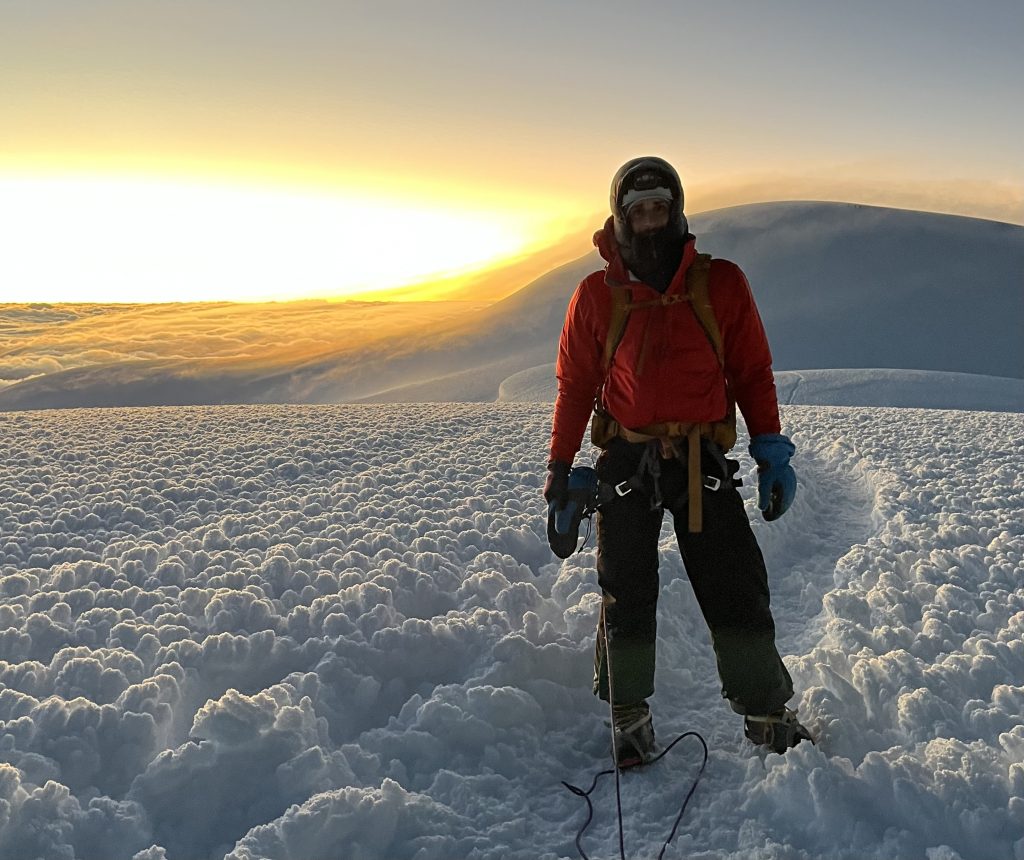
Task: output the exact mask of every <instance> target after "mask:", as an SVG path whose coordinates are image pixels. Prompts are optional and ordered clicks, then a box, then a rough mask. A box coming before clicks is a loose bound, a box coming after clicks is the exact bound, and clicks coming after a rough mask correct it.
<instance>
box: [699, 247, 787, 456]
mask: <svg viewBox="0 0 1024 860" xmlns="http://www.w3.org/2000/svg"><path fill="white" fill-rule="evenodd" d="M716 269H717V271H716ZM711 282H712V284H714V285H715V287H714V289H713V290H712V292H711V304H712V305H713V306H714V309H715V315H716V317H717V318H718V320H719V327H720V328H721V330H722V346H723V351H724V353H725V377H726V380H727V381H728V383H729V390H730V391H731V392H732V396H733V397H734V398H735V400H736V405H737V406H738V407H739V410H740V412H742V413H743V419H744V420H745V421H746V422H747V430H748V431H749V432H750V435H751V436H752V437H753V436H757V435H759V434H761V433H779V432H781V427H780V424H779V401H778V398H777V396H776V393H775V376H774V374H773V373H772V353H771V349H770V348H769V346H768V337H767V335H765V332H764V325H763V323H762V322H761V315H760V314H759V313H758V312H757V305H756V304H755V303H754V296H753V293H751V291H750V284H749V283H748V282H747V278H746V276H745V275H744V274H743V271H742V270H741V269H740V267H739V266H737V265H736V264H735V263H731V262H729V261H728V260H714V261H713V262H712V275H711ZM719 285H721V286H719Z"/></svg>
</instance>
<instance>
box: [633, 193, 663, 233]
mask: <svg viewBox="0 0 1024 860" xmlns="http://www.w3.org/2000/svg"><path fill="white" fill-rule="evenodd" d="M627 217H628V218H629V229H630V230H632V231H633V235H634V236H644V235H647V234H649V233H654V232H655V231H657V230H660V229H661V228H662V227H664V226H665V225H666V224H668V203H667V202H665V201H664V200H640V201H639V202H637V203H634V204H633V205H632V206H631V207H630V208H629V215H628V216H627Z"/></svg>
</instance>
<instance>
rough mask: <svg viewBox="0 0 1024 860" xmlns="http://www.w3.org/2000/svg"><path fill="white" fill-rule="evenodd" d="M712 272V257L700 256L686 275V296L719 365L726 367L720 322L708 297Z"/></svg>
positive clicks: (708, 255)
mask: <svg viewBox="0 0 1024 860" xmlns="http://www.w3.org/2000/svg"><path fill="white" fill-rule="evenodd" d="M710 271H711V255H710V254H698V255H697V259H696V260H694V261H693V263H691V264H690V269H689V271H688V272H687V273H686V294H687V296H689V299H690V307H692V308H693V312H694V313H695V314H696V315H697V321H698V322H699V323H700V325H701V328H703V329H704V333H705V334H706V335H707V336H708V340H709V341H711V346H712V347H714V350H715V355H716V356H718V363H719V364H720V365H721V366H722V367H724V366H725V354H724V352H723V351H722V331H721V329H719V327H718V320H717V319H716V318H715V309H714V308H713V307H711V299H710V298H709V297H708V274H709V273H710Z"/></svg>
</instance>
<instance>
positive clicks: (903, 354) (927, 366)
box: [693, 203, 1024, 378]
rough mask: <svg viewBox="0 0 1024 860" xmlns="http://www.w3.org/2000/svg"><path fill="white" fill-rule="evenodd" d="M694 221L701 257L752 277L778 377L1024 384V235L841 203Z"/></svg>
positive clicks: (744, 210) (738, 210)
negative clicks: (848, 375)
mask: <svg viewBox="0 0 1024 860" xmlns="http://www.w3.org/2000/svg"><path fill="white" fill-rule="evenodd" d="M693 221H694V228H695V232H696V233H697V236H698V245H699V246H700V247H701V248H702V249H703V250H705V251H709V252H711V253H713V254H715V255H716V256H721V257H727V258H729V259H732V260H735V261H736V262H737V263H739V264H740V265H741V266H742V267H743V268H744V270H745V271H746V273H747V275H748V277H749V278H750V282H751V284H752V286H753V289H754V292H755V294H756V296H757V300H758V305H759V307H760V309H761V314H762V317H763V319H764V323H765V327H766V328H767V330H768V334H769V337H770V339H771V343H772V351H773V353H774V356H775V366H776V367H777V368H779V369H784V370H788V369H795V368H807V367H813V368H837V367H896V368H913V369H920V370H948V371H961V372H964V373H979V374H986V375H990V376H1012V377H1018V378H1019V377H1024V346H1022V340H1021V336H1020V332H1021V331H1024V227H1017V226H1014V225H1011V224H1001V223H998V222H994V221H982V220H978V219H973V218H962V217H957V216H952V215H935V214H931V213H925V212H911V211H905V210H899V209H883V208H879V207H875V206H860V205H854V204H842V203H774V204H758V205H751V206H737V207H733V208H729V209H721V210H718V211H716V212H708V213H705V214H703V215H700V216H697V217H695V218H694V219H693Z"/></svg>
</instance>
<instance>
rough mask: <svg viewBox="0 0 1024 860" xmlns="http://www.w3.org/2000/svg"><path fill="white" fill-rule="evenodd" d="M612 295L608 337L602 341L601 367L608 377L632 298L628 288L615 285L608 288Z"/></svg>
mask: <svg viewBox="0 0 1024 860" xmlns="http://www.w3.org/2000/svg"><path fill="white" fill-rule="evenodd" d="M608 289H609V290H611V294H612V311H611V317H610V319H609V320H608V336H607V337H606V338H605V341H604V359H603V361H602V365H603V367H604V372H605V376H607V375H608V371H609V370H611V367H612V358H614V356H615V350H617V349H618V348H619V344H620V343H621V342H622V336H623V335H624V334H625V332H626V323H627V322H628V321H629V311H630V303H629V302H630V299H631V298H632V297H633V291H632V290H630V288H629V287H624V286H622V285H615V286H611V287H609V288H608Z"/></svg>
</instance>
